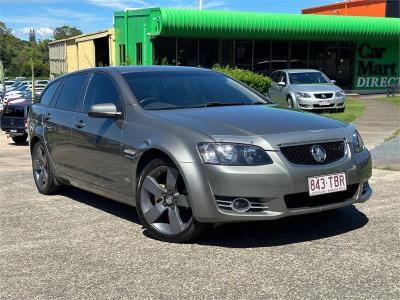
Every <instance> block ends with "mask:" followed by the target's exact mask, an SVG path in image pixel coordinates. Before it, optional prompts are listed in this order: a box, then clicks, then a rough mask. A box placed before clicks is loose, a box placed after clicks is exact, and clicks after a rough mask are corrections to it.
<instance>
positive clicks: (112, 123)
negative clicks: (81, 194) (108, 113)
mask: <svg viewBox="0 0 400 300" xmlns="http://www.w3.org/2000/svg"><path fill="white" fill-rule="evenodd" d="M102 103H114V104H115V106H116V107H117V110H118V111H120V112H122V114H124V105H123V101H122V97H121V94H120V92H119V90H118V86H117V84H116V83H115V82H114V80H113V79H112V78H111V77H110V76H109V75H108V74H106V73H100V72H99V73H94V74H93V75H92V76H91V78H90V81H89V84H88V87H87V91H86V95H85V98H84V102H83V105H82V108H81V110H80V112H78V113H76V114H75V117H74V126H73V129H72V134H73V140H74V141H76V144H75V146H74V147H75V150H76V151H77V152H78V153H79V155H76V156H74V157H73V158H72V159H71V163H72V164H73V166H74V168H75V169H76V170H79V173H80V175H79V178H80V179H81V180H84V181H86V182H89V183H92V184H95V185H97V186H100V187H102V188H107V189H111V190H114V191H117V192H120V193H121V192H122V193H127V192H128V189H129V188H130V183H129V182H128V178H126V176H125V175H126V174H124V172H123V170H124V168H123V167H122V166H123V165H124V164H126V161H125V160H124V159H123V158H122V156H121V143H122V131H123V128H124V124H125V121H124V119H123V118H121V119H112V118H92V117H89V116H88V112H89V109H90V107H91V106H92V105H95V104H102Z"/></svg>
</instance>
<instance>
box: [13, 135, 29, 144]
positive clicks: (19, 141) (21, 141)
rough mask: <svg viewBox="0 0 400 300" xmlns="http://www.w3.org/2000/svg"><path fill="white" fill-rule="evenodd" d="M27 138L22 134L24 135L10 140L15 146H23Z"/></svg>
mask: <svg viewBox="0 0 400 300" xmlns="http://www.w3.org/2000/svg"><path fill="white" fill-rule="evenodd" d="M27 138H28V135H27V134H24V135H19V136H13V137H12V140H13V141H14V143H16V144H25V142H26V139H27Z"/></svg>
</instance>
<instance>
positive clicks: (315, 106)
mask: <svg viewBox="0 0 400 300" xmlns="http://www.w3.org/2000/svg"><path fill="white" fill-rule="evenodd" d="M313 107H314V108H320V107H323V108H330V107H335V103H333V104H328V105H320V104H313Z"/></svg>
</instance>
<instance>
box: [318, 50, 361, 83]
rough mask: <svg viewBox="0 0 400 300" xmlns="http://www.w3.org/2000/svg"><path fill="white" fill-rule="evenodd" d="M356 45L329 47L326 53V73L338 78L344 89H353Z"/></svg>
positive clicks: (337, 80)
mask: <svg viewBox="0 0 400 300" xmlns="http://www.w3.org/2000/svg"><path fill="white" fill-rule="evenodd" d="M353 62H354V47H351V46H337V47H327V48H326V53H325V67H324V73H325V74H326V75H327V76H328V77H329V78H330V79H334V80H336V84H337V85H338V86H340V87H341V88H343V89H351V87H352V83H353Z"/></svg>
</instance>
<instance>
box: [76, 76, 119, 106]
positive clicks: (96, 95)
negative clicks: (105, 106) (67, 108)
mask: <svg viewBox="0 0 400 300" xmlns="http://www.w3.org/2000/svg"><path fill="white" fill-rule="evenodd" d="M101 103H114V104H115V106H116V107H117V111H119V112H120V111H122V103H121V100H120V97H119V93H118V90H117V88H116V86H115V84H114V83H113V81H112V79H111V78H110V77H109V76H107V75H105V74H100V73H95V74H94V75H93V76H92V78H91V79H90V82H89V86H88V89H87V92H86V96H85V101H84V105H83V112H84V113H88V112H89V110H90V107H91V106H92V105H94V104H101Z"/></svg>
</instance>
